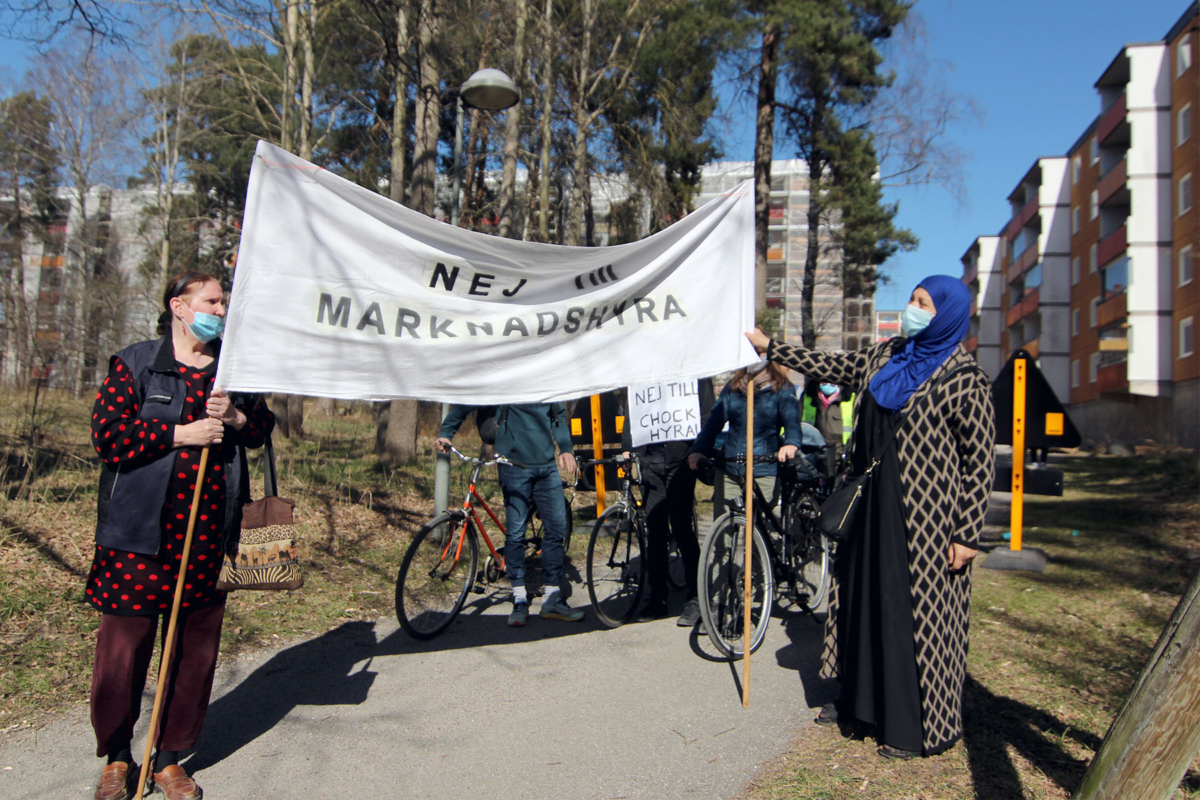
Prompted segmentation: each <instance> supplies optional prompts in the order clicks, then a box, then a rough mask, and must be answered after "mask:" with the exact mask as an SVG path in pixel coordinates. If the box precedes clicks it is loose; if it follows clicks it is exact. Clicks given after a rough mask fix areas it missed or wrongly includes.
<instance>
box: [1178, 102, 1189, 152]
mask: <svg viewBox="0 0 1200 800" xmlns="http://www.w3.org/2000/svg"><path fill="white" fill-rule="evenodd" d="M1190 138H1192V104H1191V103H1188V104H1187V105H1185V106H1184V107H1183V108H1181V109H1179V113H1178V114H1176V115H1175V146H1176V147H1179V145H1181V144H1183V143H1184V142H1186V141H1187V140H1188V139H1190Z"/></svg>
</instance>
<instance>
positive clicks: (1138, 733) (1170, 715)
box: [1072, 573, 1200, 800]
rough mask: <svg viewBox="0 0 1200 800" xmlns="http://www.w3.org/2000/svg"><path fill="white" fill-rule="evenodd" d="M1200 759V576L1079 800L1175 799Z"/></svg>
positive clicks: (1085, 780)
mask: <svg viewBox="0 0 1200 800" xmlns="http://www.w3.org/2000/svg"><path fill="white" fill-rule="evenodd" d="M1197 753H1200V573H1198V574H1197V575H1196V576H1195V577H1194V578H1192V583H1191V585H1190V586H1188V588H1187V591H1186V592H1185V593H1184V595H1183V598H1182V599H1181V600H1180V601H1179V605H1177V606H1175V613H1173V614H1172V615H1171V619H1170V620H1168V621H1167V626H1166V627H1165V628H1164V629H1163V632H1162V635H1161V636H1159V638H1158V644H1157V645H1156V646H1155V648H1154V653H1153V655H1151V656H1150V660H1149V661H1148V662H1146V666H1145V667H1143V668H1142V674H1141V675H1139V676H1138V679H1137V683H1135V684H1134V686H1133V689H1132V691H1130V693H1129V696H1128V697H1127V698H1125V703H1124V704H1123V705H1122V706H1121V710H1120V711H1119V712H1118V713H1117V717H1116V719H1114V720H1113V723H1112V725H1111V726H1110V727H1109V729H1108V733H1107V734H1106V735H1105V737H1104V741H1103V742H1102V743H1101V744H1100V749H1099V750H1098V751H1097V752H1096V756H1095V758H1093V759H1092V763H1091V766H1089V767H1088V770H1087V773H1086V774H1085V775H1084V776H1083V782H1082V783H1081V784H1080V786H1079V789H1078V791H1076V792H1075V794H1074V795H1073V796H1072V797H1073V800H1119V798H1131V797H1136V798H1138V800H1168V798H1170V797H1171V795H1173V794H1174V793H1175V789H1176V788H1177V787H1178V786H1179V782H1180V781H1181V780H1183V776H1184V774H1185V773H1186V772H1187V768H1188V766H1189V765H1190V764H1191V763H1192V759H1194V758H1195V757H1196V754H1197Z"/></svg>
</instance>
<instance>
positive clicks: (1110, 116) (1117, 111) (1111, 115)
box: [1096, 92, 1127, 144]
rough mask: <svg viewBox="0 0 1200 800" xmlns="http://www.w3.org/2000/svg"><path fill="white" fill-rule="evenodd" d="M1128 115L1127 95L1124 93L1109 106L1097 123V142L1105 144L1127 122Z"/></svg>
mask: <svg viewBox="0 0 1200 800" xmlns="http://www.w3.org/2000/svg"><path fill="white" fill-rule="evenodd" d="M1126 113H1127V112H1126V108H1125V93H1124V92H1122V93H1121V96H1120V98H1118V99H1117V101H1116V102H1115V103H1113V104H1112V105H1111V106H1109V107H1108V108H1107V109H1106V110H1105V111H1104V113H1103V114H1101V115H1100V119H1099V120H1098V121H1097V122H1096V141H1098V142H1099V143H1100V144H1104V143H1105V142H1106V140H1107V139H1108V138H1109V137H1110V136H1111V135H1112V134H1113V131H1115V130H1117V128H1118V127H1120V125H1121V123H1122V122H1124V121H1125V117H1126Z"/></svg>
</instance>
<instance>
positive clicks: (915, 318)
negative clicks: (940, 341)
mask: <svg viewBox="0 0 1200 800" xmlns="http://www.w3.org/2000/svg"><path fill="white" fill-rule="evenodd" d="M932 321H933V312H932V311H926V310H925V309H923V308H921V307H920V306H914V305H911V304H910V305H907V306H905V307H904V314H903V315H902V316H901V318H900V333H901V334H902V335H903V336H905V337H906V338H909V339H911V338H912V337H914V336H916V335H917V334H918V333H920V332H921V331H923V330H925V329H926V328H928V327H929V323H930V322H932Z"/></svg>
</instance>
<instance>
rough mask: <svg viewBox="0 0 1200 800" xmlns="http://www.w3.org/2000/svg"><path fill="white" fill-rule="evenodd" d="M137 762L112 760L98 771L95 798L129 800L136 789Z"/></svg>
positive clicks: (96, 799)
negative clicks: (98, 777)
mask: <svg viewBox="0 0 1200 800" xmlns="http://www.w3.org/2000/svg"><path fill="white" fill-rule="evenodd" d="M137 779H138V767H137V764H127V763H125V762H124V761H114V762H113V763H111V764H108V765H106V766H105V767H104V770H103V771H102V772H101V773H100V785H99V786H97V787H96V794H95V795H94V797H95V800H129V798H131V797H133V795H134V792H136V791H137Z"/></svg>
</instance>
